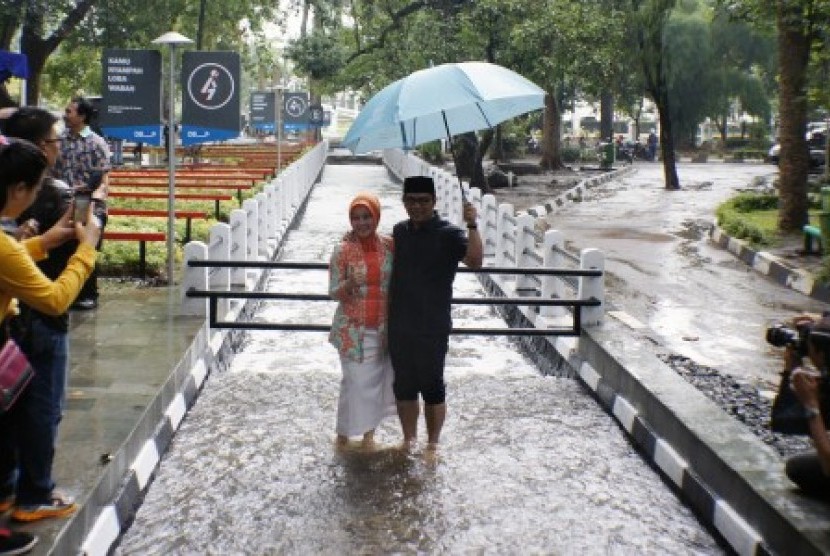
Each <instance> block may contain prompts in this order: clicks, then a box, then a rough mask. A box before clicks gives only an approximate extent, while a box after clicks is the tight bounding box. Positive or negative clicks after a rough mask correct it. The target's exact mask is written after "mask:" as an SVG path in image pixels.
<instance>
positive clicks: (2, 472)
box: [0, 140, 101, 554]
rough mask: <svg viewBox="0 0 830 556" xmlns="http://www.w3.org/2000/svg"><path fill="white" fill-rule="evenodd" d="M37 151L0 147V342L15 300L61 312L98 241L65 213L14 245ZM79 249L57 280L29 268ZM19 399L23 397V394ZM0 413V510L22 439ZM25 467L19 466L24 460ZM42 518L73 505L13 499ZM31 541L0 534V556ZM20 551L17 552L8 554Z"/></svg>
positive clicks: (20, 422) (35, 186)
mask: <svg viewBox="0 0 830 556" xmlns="http://www.w3.org/2000/svg"><path fill="white" fill-rule="evenodd" d="M47 165H48V163H47V159H46V156H45V154H44V153H43V151H42V150H41V149H40V148H39V147H37V146H35V145H33V144H32V143H29V142H28V141H23V140H4V141H2V144H0V225H1V226H2V228H3V233H0V320H2V326H0V341H2V342H5V341H6V339H7V338H8V329H9V321H10V320H11V319H12V318H14V316H15V314H16V311H17V309H16V307H17V299H20V300H21V301H23V302H25V303H26V304H27V305H29V306H31V307H33V308H35V309H37V310H38V311H41V312H43V313H46V314H52V315H58V314H61V313H63V312H65V311H66V310H67V309H68V308H69V305H70V304H71V303H72V302H73V301H74V300H75V297H76V296H77V294H78V291H79V290H80V289H81V286H82V285H83V283H84V281H85V280H86V279H87V278H88V277H89V275H90V273H91V272H92V268H93V265H94V264H95V259H96V251H95V244H96V243H97V242H98V239H99V237H100V234H101V232H100V230H99V229H98V227H97V226H96V220H95V219H94V218H91V210H92V207H91V206H90V209H89V210H90V214H88V215H87V218H86V224H82V223H80V222H74V223H73V222H71V220H70V218H71V211H68V212H67V213H66V214H65V215H64V216H63V218H61V220H60V221H59V222H58V223H57V224H56V225H55V226H53V227H52V228H50V229H49V230H47V231H46V232H44V233H43V234H42V235H39V236H34V237H31V238H28V239H25V240H23V241H18V240H17V239H16V237H15V235H14V232H15V229H14V227H15V224H16V219H17V217H18V216H20V214H21V213H22V212H23V211H24V210H25V209H26V208H28V207H29V205H30V204H31V203H32V202H33V201H34V200H35V198H36V197H37V194H38V191H39V188H40V186H41V183H42V181H43V178H44V176H45V172H46V169H47ZM73 235H74V236H75V237H77V239H78V241H79V245H78V248H77V250H76V251H75V254H74V255H73V256H72V257H71V258H70V259H69V263H68V264H67V267H66V269H65V270H64V271H63V273H61V275H60V276H59V277H58V278H57V280H54V281H52V280H50V279H48V278H47V277H46V276H45V275H44V274H43V272H41V270H40V269H39V268H38V267H37V265H36V264H35V261H36V260H41V259H43V258H45V257H46V256H47V253H48V251H49V250H50V249H52V248H54V247H56V246H58V245H60V244H62V243H63V242H65V241H66V240H68V239H69V238H71V237H72V236H73ZM24 396H25V394H24ZM17 407H18V406H17V405H16V406H15V407H13V408H12V409H11V410H10V411H8V412H6V413H4V414H3V415H0V511H2V510H4V509H7V508H9V507H11V505H12V503H13V502H14V496H15V489H16V484H15V483H16V477H15V475H16V472H15V470H16V468H17V462H16V461H15V453H16V450H15V448H14V446H15V443H16V441H17V439H18V438H20V437H24V436H25V435H26V433H27V431H26V419H25V418H23V416H22V415H18V414H17V412H16V411H15V410H16V409H17ZM24 463H25V462H24ZM21 503H25V507H26V508H27V509H29V510H31V511H36V512H39V514H41V513H42V514H43V515H44V517H58V516H62V515H68V514H69V513H72V512H74V511H75V510H76V509H77V506H76V505H75V504H74V503H69V504H67V503H66V501H64V500H55V499H54V498H53V496H52V493H46V494H45V496H43V499H42V500H31V501H30V500H26V501H22V500H18V501H17V504H18V508H20V504H21ZM34 542H36V539H35V538H34V537H32V536H31V535H29V534H28V533H22V532H18V533H9V532H8V531H6V530H4V531H0V554H2V553H3V552H4V551H5V552H6V553H9V551H10V550H15V549H18V548H24V549H25V548H26V546H33V545H34ZM16 545H17V546H16ZM12 553H20V552H12Z"/></svg>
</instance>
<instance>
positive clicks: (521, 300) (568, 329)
mask: <svg viewBox="0 0 830 556" xmlns="http://www.w3.org/2000/svg"><path fill="white" fill-rule="evenodd" d="M188 264H189V265H190V266H192V267H202V268H211V269H216V268H221V267H224V268H261V269H295V270H328V268H329V265H328V264H327V263H308V262H290V261H289V262H286V261H220V260H190V261H188ZM458 271H459V272H469V273H480V274H514V275H537V276H538V275H544V276H565V277H573V276H586V277H597V276H602V270H597V269H573V268H532V267H518V268H517V267H501V268H499V267H483V268H480V269H472V268H466V267H459V268H458ZM185 295H186V296H187V297H192V298H206V299H207V300H208V307H209V316H208V320H209V325H210V327H211V328H224V329H232V330H282V331H306V332H327V331H329V330H331V326H330V325H327V324H290V323H270V322H255V321H244V322H239V321H220V320H219V318H218V315H219V300H220V299H257V300H288V301H334V300H333V299H332V298H331V297H330V296H329V295H327V294H315V293H285V292H252V291H247V290H200V289H196V288H190V289H188V290H187V291H186V292H185ZM451 301H452V303H453V305H523V306H533V307H572V308H573V326H557V327H549V328H455V327H454V328H453V329H452V331H451V334H453V335H468V336H469V335H474V336H482V335H486V336H492V335H509V336H579V334H580V330H581V328H582V308H583V307H598V306H600V305H601V304H602V302H601V301H600V300H599V299H596V298H594V297H591V298H588V299H542V298H541V297H532V296H529V297H495V298H482V297H458V298H456V297H454V298H452V300H451Z"/></svg>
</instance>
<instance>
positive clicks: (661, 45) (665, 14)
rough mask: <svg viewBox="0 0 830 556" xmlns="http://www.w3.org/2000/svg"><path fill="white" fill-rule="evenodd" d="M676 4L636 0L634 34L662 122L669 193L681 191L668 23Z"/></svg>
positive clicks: (647, 85) (662, 153)
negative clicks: (670, 89) (669, 79)
mask: <svg viewBox="0 0 830 556" xmlns="http://www.w3.org/2000/svg"><path fill="white" fill-rule="evenodd" d="M675 4H676V0H632V7H633V8H634V12H633V13H634V16H635V19H634V20H635V22H636V26H635V27H634V35H635V41H636V47H637V50H638V53H637V54H638V58H639V61H640V63H641V65H642V70H643V78H644V82H645V90H646V93H648V95H649V97H650V98H651V100H652V101H654V104H655V106H656V107H657V114H658V116H659V119H660V156H661V158H662V161H663V179H664V182H665V188H666V189H668V190H674V189H680V180H679V178H678V177H677V160H676V155H675V151H674V131H673V127H672V118H671V114H672V112H671V109H672V107H671V105H672V99H671V96H670V94H669V81H668V76H669V75H670V73H671V68H670V62H671V60H670V59H669V57H668V56H667V50H666V24H667V22H668V20H669V17H670V16H671V12H672V10H673V9H674V6H675Z"/></svg>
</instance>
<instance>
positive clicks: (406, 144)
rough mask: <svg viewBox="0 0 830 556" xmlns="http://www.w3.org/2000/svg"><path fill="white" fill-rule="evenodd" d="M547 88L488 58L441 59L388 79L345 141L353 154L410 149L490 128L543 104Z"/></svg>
mask: <svg viewBox="0 0 830 556" xmlns="http://www.w3.org/2000/svg"><path fill="white" fill-rule="evenodd" d="M544 99H545V91H544V90H542V89H541V88H540V87H538V86H537V85H535V84H534V83H532V82H531V81H528V80H527V79H525V78H524V77H522V76H521V75H519V74H518V73H516V72H513V71H511V70H509V69H507V68H504V67H501V66H498V65H495V64H490V63H487V62H461V63H458V64H442V65H440V66H435V67H432V68H427V69H423V70H419V71H416V72H414V73H412V74H410V75H408V76H407V77H404V78H403V79H400V80H398V81H395V82H394V83H392V84H391V85H388V86H387V87H385V88H384V89H383V90H381V91H380V92H379V93H377V94H376V95H375V96H373V97H372V98H371V99H369V102H367V103H366V105H365V106H364V107H363V109H362V110H361V111H360V113H359V114H358V115H357V118H355V121H354V123H352V126H351V127H350V128H349V131H348V132H347V133H346V137H345V138H344V139H343V141H342V144H343V145H344V146H346V147H348V148H349V149H351V151H352V152H354V153H355V154H359V153H365V152H368V151H372V150H376V149H383V148H395V147H397V148H403V149H411V148H413V147H415V146H417V145H420V144H422V143H426V142H429V141H434V140H436V139H449V138H450V137H451V136H452V135H458V134H460V133H466V132H468V131H477V130H480V129H487V128H492V127H493V126H495V125H497V124H499V123H501V122H503V121H505V120H508V119H510V118H514V117H516V116H519V115H521V114H525V113H527V112H531V111H533V110H539V109H540V108H543V107H544Z"/></svg>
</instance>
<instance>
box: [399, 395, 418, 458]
mask: <svg viewBox="0 0 830 556" xmlns="http://www.w3.org/2000/svg"><path fill="white" fill-rule="evenodd" d="M419 414H420V406H419V403H418V400H414V401H404V402H401V401H399V402H398V419H400V421H401V430H402V431H403V444H404V448H407V449H408V448H411V447H412V444H413V443H414V442H415V439H416V438H417V436H418V415H419Z"/></svg>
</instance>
